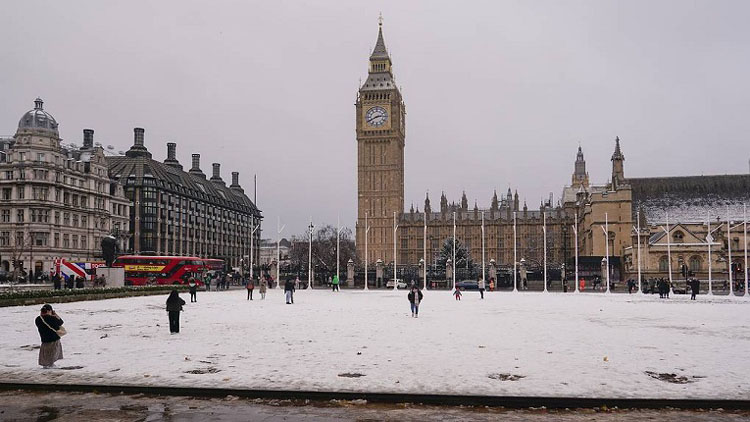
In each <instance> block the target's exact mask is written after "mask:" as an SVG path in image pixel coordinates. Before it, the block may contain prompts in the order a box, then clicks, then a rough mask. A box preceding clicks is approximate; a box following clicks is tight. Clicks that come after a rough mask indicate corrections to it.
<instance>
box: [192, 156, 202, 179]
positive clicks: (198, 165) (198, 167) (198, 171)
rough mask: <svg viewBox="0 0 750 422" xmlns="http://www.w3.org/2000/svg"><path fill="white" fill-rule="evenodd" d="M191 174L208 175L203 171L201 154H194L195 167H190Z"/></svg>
mask: <svg viewBox="0 0 750 422" xmlns="http://www.w3.org/2000/svg"><path fill="white" fill-rule="evenodd" d="M189 173H190V174H194V175H196V176H200V177H202V178H204V179H205V178H206V175H205V174H203V172H202V171H201V155H200V154H193V167H192V168H191V169H190V172H189Z"/></svg>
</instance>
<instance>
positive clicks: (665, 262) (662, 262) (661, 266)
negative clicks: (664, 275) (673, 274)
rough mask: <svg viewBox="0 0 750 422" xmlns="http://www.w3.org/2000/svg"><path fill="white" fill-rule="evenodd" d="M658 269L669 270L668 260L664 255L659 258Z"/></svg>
mask: <svg viewBox="0 0 750 422" xmlns="http://www.w3.org/2000/svg"><path fill="white" fill-rule="evenodd" d="M659 271H669V261H668V260H667V257H666V256H662V257H661V258H659Z"/></svg>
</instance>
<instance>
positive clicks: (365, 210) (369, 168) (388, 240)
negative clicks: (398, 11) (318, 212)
mask: <svg viewBox="0 0 750 422" xmlns="http://www.w3.org/2000/svg"><path fill="white" fill-rule="evenodd" d="M355 107H356V114H355V120H356V132H357V192H358V196H357V233H356V238H357V256H359V257H362V258H361V259H367V260H368V261H369V262H375V261H376V260H377V259H379V258H380V259H383V260H393V246H392V245H393V236H394V232H393V222H394V220H395V219H398V218H399V217H398V216H399V215H400V214H401V213H403V211H404V146H405V140H406V106H405V105H404V101H403V98H402V97H401V93H400V92H399V90H398V88H397V87H396V82H395V80H394V77H393V72H392V67H391V59H390V56H389V55H388V52H387V50H386V48H385V42H384V40H383V29H382V26H381V28H380V29H379V30H378V39H377V42H376V44H375V49H374V50H373V52H372V54H371V55H370V67H369V74H368V77H367V80H366V81H365V83H364V84H363V85H362V86H361V87H360V89H359V92H358V93H357V101H356V103H355ZM368 225H369V232H368V235H367V237H368V248H367V249H368V255H369V256H367V257H365V242H364V239H365V230H366V229H365V227H366V226H368Z"/></svg>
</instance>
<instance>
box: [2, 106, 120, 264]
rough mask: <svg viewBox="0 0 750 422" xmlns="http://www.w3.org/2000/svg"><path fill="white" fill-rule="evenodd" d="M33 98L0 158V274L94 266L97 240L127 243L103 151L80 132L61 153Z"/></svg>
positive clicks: (49, 121)
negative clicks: (60, 265)
mask: <svg viewBox="0 0 750 422" xmlns="http://www.w3.org/2000/svg"><path fill="white" fill-rule="evenodd" d="M43 105H44V103H43V101H42V100H41V99H39V98H37V99H36V101H34V108H33V109H32V110H30V111H28V112H27V113H25V114H24V115H23V116H22V117H21V120H20V121H19V123H18V130H17V131H16V134H15V136H14V137H13V138H12V139H8V140H5V141H3V142H2V143H3V148H2V153H0V158H1V160H0V269H2V270H4V271H8V272H10V271H12V270H13V267H14V265H13V264H15V267H16V269H18V270H19V271H20V272H22V273H27V274H28V273H31V274H33V275H34V276H39V275H42V274H46V273H48V272H49V270H50V267H51V266H52V265H53V261H54V259H55V258H63V259H67V260H71V261H90V260H95V259H97V260H98V259H101V247H100V242H101V239H102V237H104V236H107V235H109V234H115V235H116V236H117V237H118V238H119V240H120V242H121V245H123V246H124V244H125V242H126V239H127V238H128V237H129V231H128V225H129V212H130V201H129V200H128V199H127V198H126V197H125V195H124V190H123V187H122V185H120V184H118V183H117V182H116V181H113V180H111V179H110V178H109V173H108V168H107V162H106V158H105V156H104V150H103V149H102V147H101V146H99V145H95V144H94V131H93V130H91V129H84V131H83V146H82V147H81V148H74V147H64V146H63V145H62V144H61V141H62V139H61V138H60V134H59V131H58V123H57V121H56V120H55V118H54V117H52V115H51V114H49V113H47V112H46V111H45V110H44V107H43Z"/></svg>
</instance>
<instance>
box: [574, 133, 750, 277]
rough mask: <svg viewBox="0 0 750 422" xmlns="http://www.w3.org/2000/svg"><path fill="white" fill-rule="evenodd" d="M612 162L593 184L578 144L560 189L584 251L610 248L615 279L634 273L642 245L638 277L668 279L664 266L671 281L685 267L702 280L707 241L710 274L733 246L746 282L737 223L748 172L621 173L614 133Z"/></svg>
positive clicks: (719, 273) (723, 271) (749, 191)
mask: <svg viewBox="0 0 750 422" xmlns="http://www.w3.org/2000/svg"><path fill="white" fill-rule="evenodd" d="M611 160H612V174H611V178H610V181H609V182H607V183H606V184H604V185H591V184H589V180H588V173H586V171H585V169H586V163H585V161H584V159H583V152H582V151H581V149H580V148H579V150H578V157H577V159H576V164H575V171H574V173H573V178H572V184H571V185H570V186H566V187H565V188H564V190H563V205H564V208H565V210H566V212H567V214H569V215H570V214H573V215H575V216H577V218H578V220H577V223H578V227H579V240H578V243H579V250H580V254H581V255H582V256H584V257H592V258H595V259H600V258H602V257H603V256H604V255H606V252H607V249H608V250H609V254H610V259H611V260H613V261H614V262H615V264H614V265H613V266H616V267H618V269H620V270H622V276H621V278H623V279H624V278H634V279H635V278H636V277H637V271H638V261H639V257H638V250H639V249H640V254H641V256H640V262H641V276H642V278H644V279H645V278H660V277H664V278H668V277H669V272H670V269H671V272H672V278H673V280H676V279H684V275H683V271H682V269H683V268H685V270H686V271H685V274H686V275H689V274H692V275H693V276H695V277H698V278H700V279H703V280H706V279H707V278H708V272H709V253H708V250H709V246H710V248H711V249H712V253H711V265H710V267H711V271H712V278H713V279H714V280H726V279H727V275H728V274H729V255H730V249H731V253H732V260H731V261H732V262H733V263H734V274H733V278H734V279H742V280H744V271H743V268H744V253H745V248H746V245H745V242H744V227H743V224H741V223H742V221H743V219H744V218H745V217H744V209H743V206H744V204H747V203H748V202H750V175H742V174H737V175H716V176H680V177H646V178H626V177H625V169H624V161H625V157H624V155H623V153H622V150H621V148H620V140H619V138H617V139H616V140H615V152H614V153H613V155H612V158H611ZM728 221H729V222H732V223H731V226H730V227H731V229H730V230H729V232H727V226H728V225H727V222H728ZM604 226H608V228H609V230H608V234H609V235H608V236H605V234H604V231H603V230H601V227H604ZM639 228H640V231H639V230H638V229H639ZM709 231H710V232H711V237H710V238H709V237H708V234H709ZM607 238H608V240H609V245H607V243H606V240H605V239H607ZM709 242H710V243H711V244H710V245H709ZM639 243H640V245H639ZM639 246H640V248H639Z"/></svg>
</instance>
